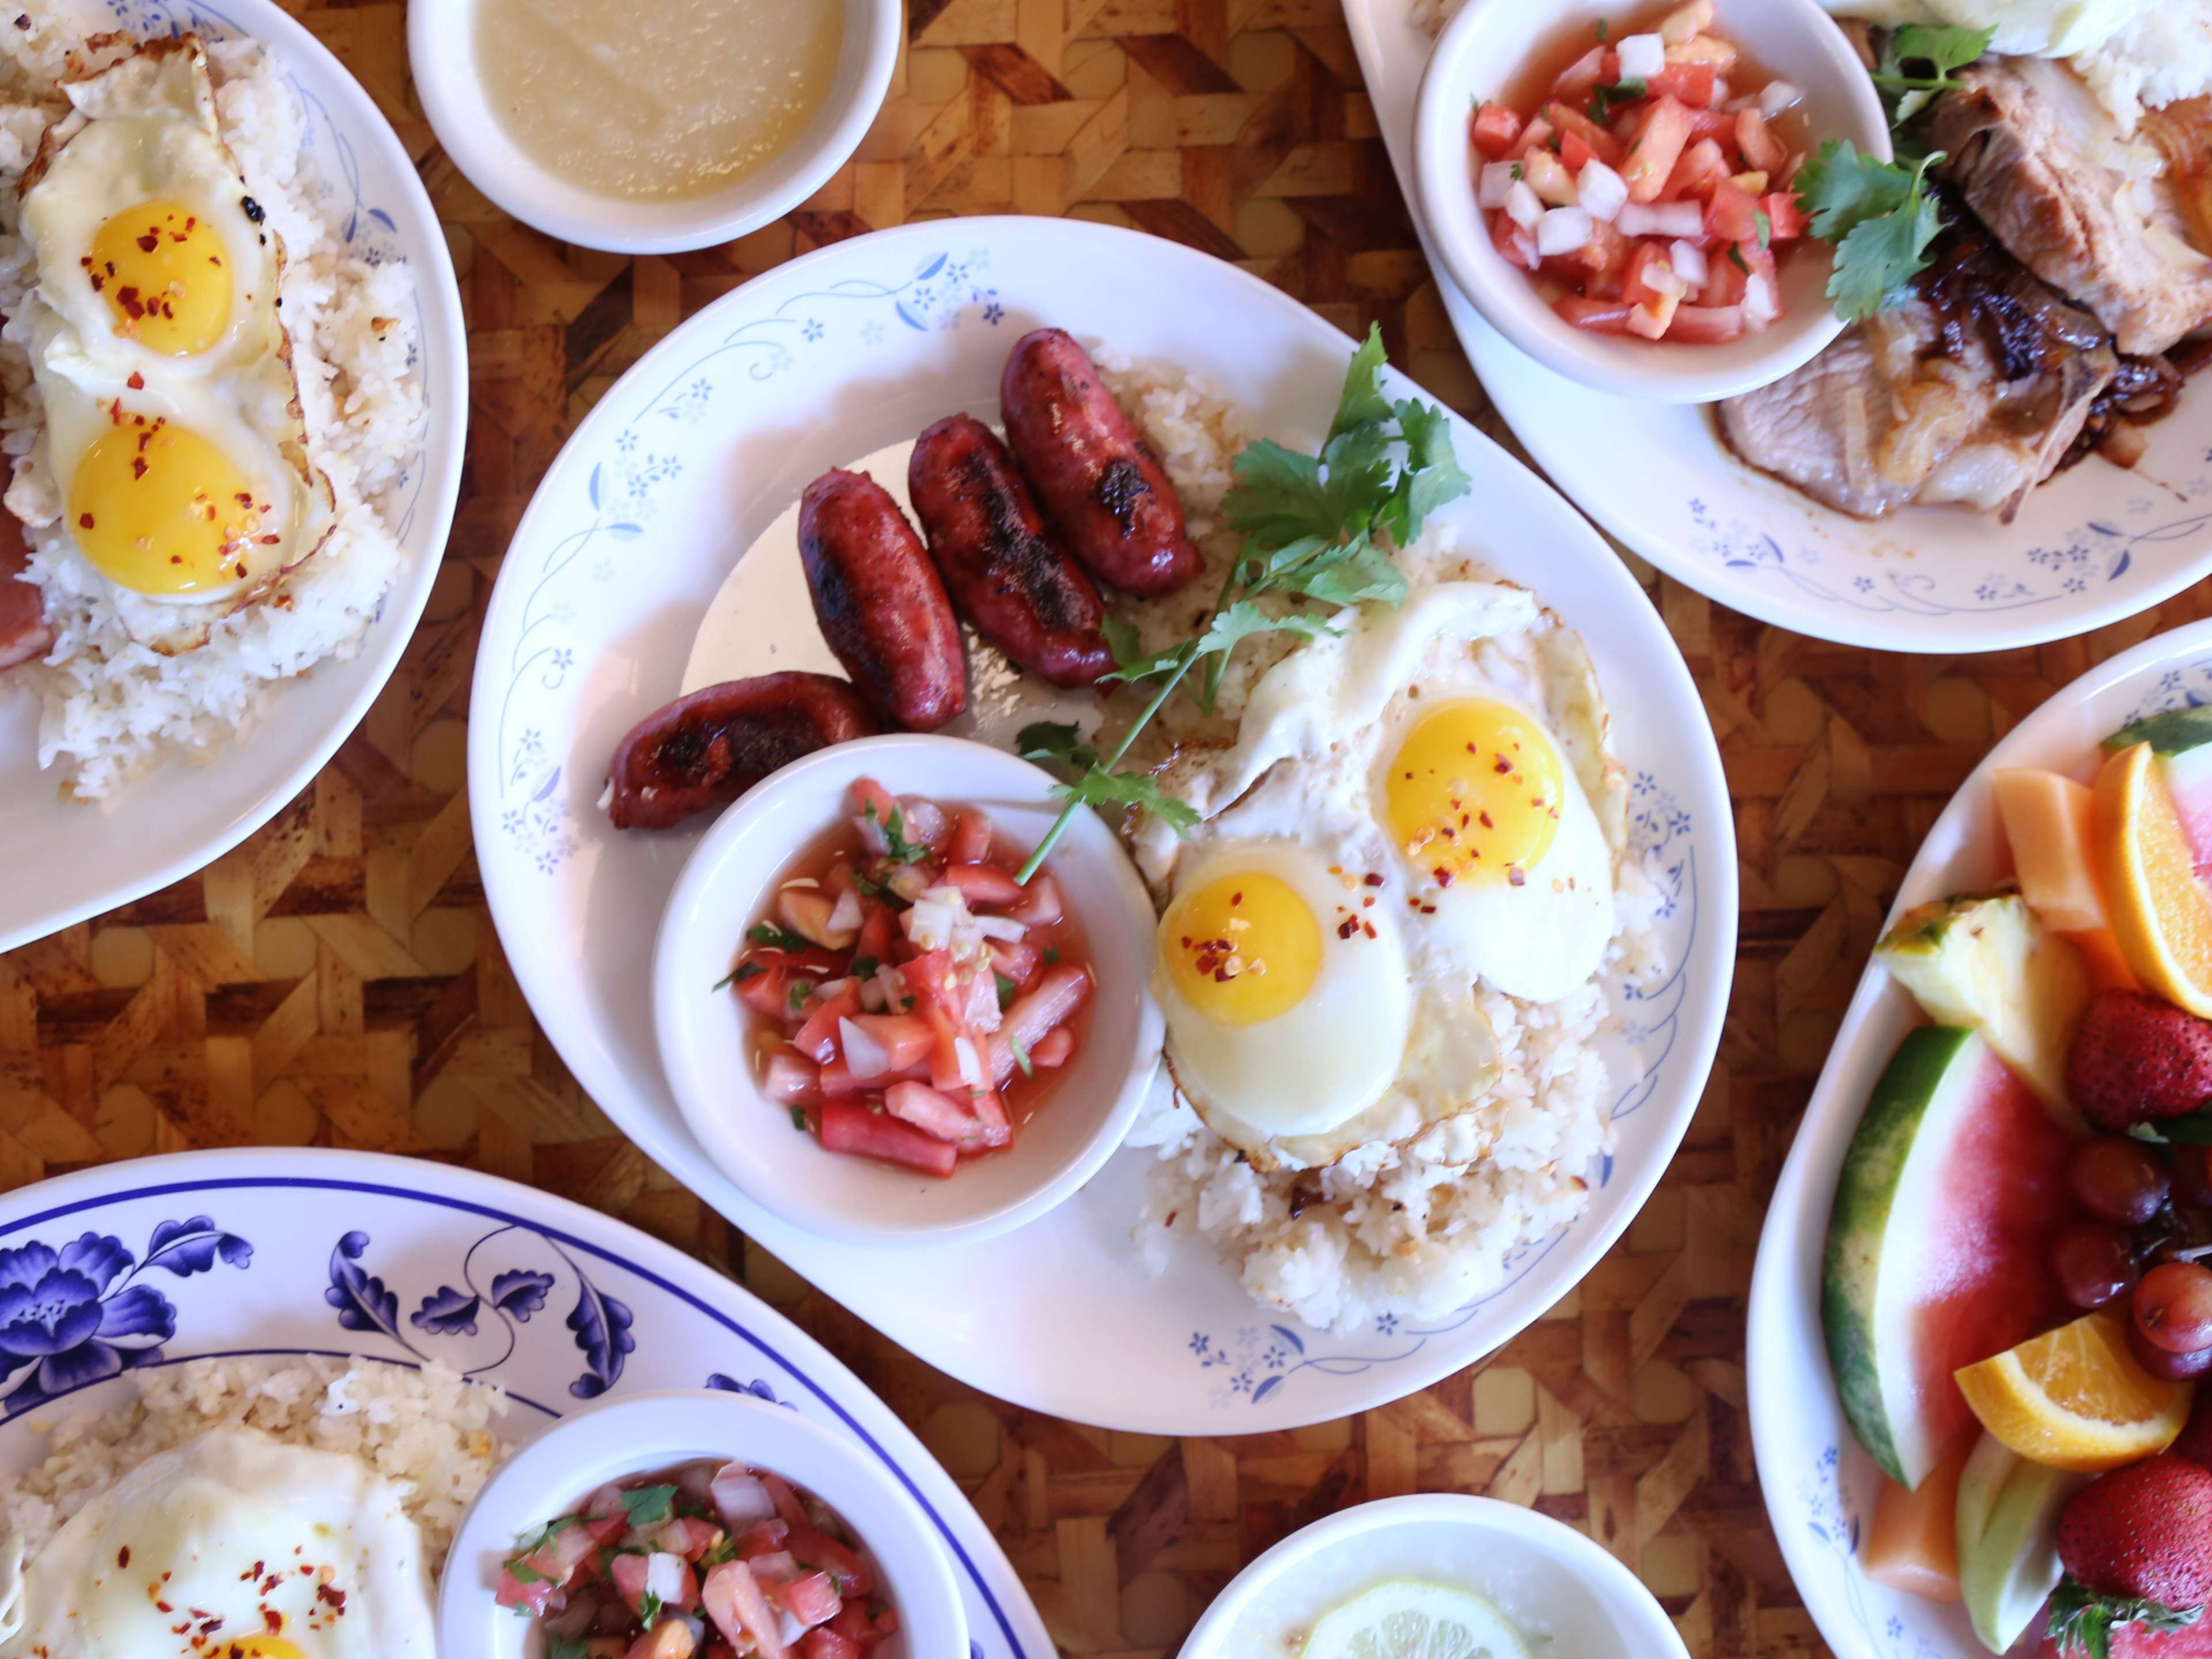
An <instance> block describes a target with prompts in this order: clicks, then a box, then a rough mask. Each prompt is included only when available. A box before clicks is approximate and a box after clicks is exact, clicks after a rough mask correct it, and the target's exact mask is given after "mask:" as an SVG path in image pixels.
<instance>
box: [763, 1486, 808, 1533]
mask: <svg viewBox="0 0 2212 1659" xmlns="http://www.w3.org/2000/svg"><path fill="white" fill-rule="evenodd" d="M760 1483H761V1485H762V1486H765V1487H767V1488H768V1501H769V1503H771V1504H775V1516H776V1519H777V1520H779V1521H781V1522H783V1523H784V1525H785V1526H786V1527H787V1528H790V1529H791V1530H790V1531H789V1532H787V1533H785V1534H784V1541H785V1543H786V1544H787V1545H788V1544H789V1542H790V1539H791V1534H792V1533H794V1532H798V1531H800V1530H802V1529H807V1528H812V1526H813V1525H814V1519H813V1517H812V1516H810V1515H808V1514H807V1512H806V1505H805V1504H803V1503H801V1502H799V1493H798V1492H797V1491H796V1490H795V1489H794V1488H793V1486H792V1484H791V1482H790V1481H788V1480H785V1479H784V1478H783V1477H782V1476H781V1475H780V1474H769V1472H768V1471H767V1470H766V1469H763V1470H761V1471H760Z"/></svg>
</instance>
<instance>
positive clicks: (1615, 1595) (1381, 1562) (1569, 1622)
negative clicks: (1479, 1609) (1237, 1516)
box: [1181, 1492, 1689, 1659]
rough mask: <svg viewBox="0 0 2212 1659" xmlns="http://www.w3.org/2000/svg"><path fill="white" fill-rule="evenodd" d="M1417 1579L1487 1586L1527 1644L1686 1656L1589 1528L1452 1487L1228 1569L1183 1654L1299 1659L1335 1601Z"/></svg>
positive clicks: (1572, 1651) (1335, 1523) (1631, 1658)
mask: <svg viewBox="0 0 2212 1659" xmlns="http://www.w3.org/2000/svg"><path fill="white" fill-rule="evenodd" d="M1407 1584H1412V1585H1415V1586H1433V1587H1437V1588H1438V1589H1443V1590H1445V1591H1447V1592H1456V1593H1460V1594H1463V1595H1472V1596H1475V1597H1478V1598H1480V1600H1481V1601H1483V1602H1486V1603H1487V1604H1488V1610H1489V1611H1490V1613H1492V1615H1493V1616H1495V1617H1496V1618H1498V1620H1501V1621H1503V1622H1504V1625H1505V1626H1507V1629H1508V1630H1509V1631H1510V1632H1511V1634H1513V1635H1516V1636H1518V1638H1520V1644H1521V1647H1522V1651H1523V1652H1524V1653H1528V1654H1556V1655H1559V1656H1560V1659H1569V1656H1571V1659H1689V1653H1688V1650H1687V1649H1686V1648H1685V1647H1684V1646H1683V1645H1682V1638H1681V1637H1680V1635H1678V1634H1677V1633H1676V1632H1675V1629H1674V1621H1673V1620H1670V1619H1668V1616H1667V1613H1666V1610H1665V1609H1664V1608H1663V1607H1661V1606H1660V1605H1659V1602H1658V1601H1657V1599H1656V1597H1654V1596H1653V1595H1652V1594H1651V1592H1650V1590H1648V1589H1645V1588H1644V1585H1643V1583H1642V1581H1640V1580H1639V1579H1638V1577H1636V1575H1635V1574H1634V1573H1632V1572H1631V1571H1629V1570H1628V1569H1627V1568H1626V1566H1624V1565H1622V1564H1621V1563H1620V1560H1618V1559H1616V1558H1615V1557H1613V1555H1611V1554H1610V1553H1607V1551H1606V1550H1604V1549H1603V1548H1601V1547H1599V1546H1598V1545H1597V1544H1595V1543H1593V1542H1592V1541H1590V1539H1589V1537H1588V1536H1586V1535H1585V1534H1583V1533H1580V1532H1577V1531H1576V1530H1575V1529H1574V1528H1572V1527H1570V1526H1567V1525H1566V1524H1565V1523H1564V1522H1559V1521H1554V1520H1553V1519H1552V1518H1551V1517H1550V1516H1547V1515H1540V1514H1539V1513H1537V1512H1536V1511H1535V1510H1528V1509H1522V1508H1521V1507H1520V1506H1519V1505H1518V1504H1506V1503H1501V1502H1499V1501H1498V1499H1496V1498H1469V1497H1463V1496H1462V1495H1460V1494H1458V1493H1456V1492H1427V1493H1422V1494H1420V1495H1419V1496H1416V1497H1410V1498H1382V1499H1379V1500H1377V1501H1376V1502H1375V1503H1371V1504H1359V1505H1358V1506H1357V1507H1355V1508H1352V1509H1349V1510H1342V1511H1340V1513H1338V1514H1335V1515H1332V1516H1328V1518H1327V1519H1326V1520H1322V1521H1316V1522H1314V1524H1313V1525H1311V1526H1310V1527H1307V1528H1304V1530H1303V1531H1300V1532H1295V1533H1292V1534H1291V1535H1290V1536H1289V1537H1288V1538H1285V1540H1284V1541H1282V1542H1281V1543H1279V1544H1278V1545H1276V1546H1275V1547H1274V1548H1273V1549H1271V1550H1269V1551H1268V1552H1267V1553H1266V1554H1264V1555H1262V1556H1261V1557H1260V1559H1258V1560H1256V1561H1255V1562H1253V1563H1252V1565H1250V1566H1249V1567H1247V1568H1245V1569H1244V1571H1242V1572H1240V1573H1238V1574H1237V1577H1235V1578H1233V1579H1231V1581H1230V1584H1229V1588H1228V1589H1225V1590H1223V1591H1222V1592H1221V1594H1220V1595H1218V1597H1216V1598H1215V1600H1214V1602H1213V1605H1212V1607H1208V1608H1207V1609H1206V1613H1205V1616H1204V1617H1202V1618H1201V1619H1200V1620H1199V1621H1198V1623H1197V1625H1196V1626H1194V1627H1193V1629H1192V1631H1191V1632H1190V1635H1189V1636H1188V1638H1185V1639H1184V1642H1183V1645H1182V1656H1181V1659H1299V1656H1300V1655H1301V1654H1304V1653H1306V1652H1307V1651H1308V1650H1309V1649H1310V1646H1311V1645H1312V1644H1311V1642H1310V1638H1313V1637H1316V1636H1317V1635H1318V1634H1319V1633H1320V1632H1318V1631H1317V1630H1316V1626H1321V1625H1322V1623H1323V1622H1324V1621H1325V1620H1327V1619H1328V1615H1329V1614H1331V1613H1334V1612H1335V1611H1336V1610H1337V1609H1339V1608H1340V1607H1345V1606H1346V1604H1347V1603H1349V1602H1351V1601H1354V1600H1355V1599H1356V1598H1358V1597H1362V1596H1364V1595H1369V1594H1370V1593H1371V1592H1376V1591H1377V1590H1378V1589H1382V1588H1383V1587H1384V1586H1393V1585H1395V1586H1404V1585H1407ZM1323 1645H1325V1646H1327V1647H1328V1648H1329V1649H1330V1650H1331V1651H1335V1650H1337V1644H1335V1643H1333V1642H1329V1643H1324V1644H1323ZM1509 1651H1510V1644H1509ZM1499 1659H1504V1655H1500V1656H1499Z"/></svg>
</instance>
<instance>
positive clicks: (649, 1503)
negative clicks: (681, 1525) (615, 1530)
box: [622, 1486, 676, 1532]
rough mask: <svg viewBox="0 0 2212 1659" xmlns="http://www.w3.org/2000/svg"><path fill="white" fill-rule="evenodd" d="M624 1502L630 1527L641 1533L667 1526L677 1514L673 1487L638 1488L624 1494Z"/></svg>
mask: <svg viewBox="0 0 2212 1659" xmlns="http://www.w3.org/2000/svg"><path fill="white" fill-rule="evenodd" d="M622 1501H623V1510H625V1511H627V1512H628V1514H629V1523H630V1525H631V1526H633V1527H635V1528H637V1529H638V1530H639V1531H641V1532H650V1531H651V1530H652V1529H653V1528H655V1527H665V1526H666V1525H667V1524H668V1523H669V1522H670V1520H671V1519H672V1518H673V1517H674V1516H675V1514H676V1488H675V1487H673V1486H638V1487H635V1488H634V1489H633V1490H631V1491H629V1492H624V1493H623V1495H622Z"/></svg>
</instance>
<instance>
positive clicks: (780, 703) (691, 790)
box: [607, 673, 882, 829]
mask: <svg viewBox="0 0 2212 1659" xmlns="http://www.w3.org/2000/svg"><path fill="white" fill-rule="evenodd" d="M881 729H882V727H881V726H880V725H879V724H878V721H877V720H876V717H875V714H874V713H873V711H872V710H871V709H870V708H869V707H868V705H867V704H866V702H863V701H862V700H861V697H860V693H859V692H857V691H855V690H853V688H852V687H851V686H849V685H848V684H845V682H844V681H842V680H841V679H836V678H831V677H830V676H829V675H828V674H799V673H783V674H763V675H760V676H758V677H757V678H753V679H749V680H725V681H724V682H723V683H722V684H720V685H709V686H707V687H705V688H704V689H703V690H697V691H694V692H693V693H692V694H691V695H690V696H688V697H678V699H677V700H676V701H675V702H671V703H670V704H668V705H667V706H666V707H665V708H657V709H655V710H654V711H653V713H652V714H647V716H646V717H645V718H644V719H643V720H640V721H639V722H638V723H637V724H636V725H635V726H632V727H631V728H630V731H629V736H628V737H626V738H623V740H622V742H621V744H618V745H617V747H616V750H615V754H614V759H613V760H612V761H611V762H610V763H608V767H607V777H608V781H609V782H610V783H611V784H612V785H613V787H614V799H612V800H611V801H610V802H609V803H608V804H607V816H608V817H610V818H611V819H612V820H613V821H614V826H615V828H616V829H668V828H670V827H671V825H674V824H678V823H683V822H684V819H686V818H688V817H690V816H691V815H692V814H693V813H695V812H703V811H707V810H708V808H709V807H715V806H726V805H729V804H730V803H731V802H732V801H733V800H735V799H737V798H738V796H740V795H742V794H744V793H745V791H746V790H748V789H750V788H751V787H753V786H754V785H755V784H757V783H758V782H759V781H761V780H762V779H763V778H764V777H766V776H767V775H769V773H771V772H773V771H775V770H776V769H778V768H780V767H784V766H788V765H789V764H791V763H792V762H793V761H795V760H797V759H798V758H799V757H800V756H802V755H811V754H812V753H813V752H814V751H815V750H817V749H827V748H829V746H830V745H831V744H840V743H849V742H851V741H852V740H853V739H854V738H869V737H873V736H874V735H875V734H876V733H877V732H878V731H880V730H881Z"/></svg>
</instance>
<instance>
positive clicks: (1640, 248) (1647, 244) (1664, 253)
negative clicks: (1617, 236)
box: [1585, 239, 1674, 326]
mask: <svg viewBox="0 0 2212 1659" xmlns="http://www.w3.org/2000/svg"><path fill="white" fill-rule="evenodd" d="M1673 260H1674V254H1673V251H1672V250H1671V249H1670V248H1669V247H1668V245H1667V244H1666V243H1664V242H1662V241H1657V240H1649V239H1647V240H1643V241H1639V242H1638V243H1637V245H1636V251H1635V252H1632V253H1631V254H1630V255H1629V256H1628V269H1627V270H1626V272H1625V273H1624V274H1623V276H1622V278H1621V286H1620V297H1621V298H1622V299H1624V300H1626V301H1627V302H1628V303H1629V304H1630V305H1631V306H1632V307H1633V306H1639V305H1643V304H1645V303H1646V302H1648V301H1653V300H1656V299H1657V298H1658V297H1659V290H1658V289H1656V288H1654V287H1652V286H1651V284H1650V282H1649V281H1647V280H1646V279H1647V277H1648V276H1649V274H1650V272H1651V270H1652V268H1653V267H1654V266H1656V265H1665V266H1667V267H1668V269H1669V270H1672V269H1673V268H1674V265H1673ZM1585 326H1587V325H1585Z"/></svg>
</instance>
